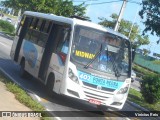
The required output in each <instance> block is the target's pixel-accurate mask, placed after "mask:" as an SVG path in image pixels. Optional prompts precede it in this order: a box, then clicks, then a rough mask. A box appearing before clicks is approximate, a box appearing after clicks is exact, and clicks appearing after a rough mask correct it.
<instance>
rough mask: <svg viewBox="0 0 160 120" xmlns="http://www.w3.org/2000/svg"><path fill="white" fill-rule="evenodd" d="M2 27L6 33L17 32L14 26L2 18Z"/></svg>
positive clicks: (0, 27)
mask: <svg viewBox="0 0 160 120" xmlns="http://www.w3.org/2000/svg"><path fill="white" fill-rule="evenodd" d="M0 29H1V31H3V32H6V33H10V34H11V33H14V32H15V28H14V26H13V25H12V24H10V23H9V22H7V21H4V20H0Z"/></svg>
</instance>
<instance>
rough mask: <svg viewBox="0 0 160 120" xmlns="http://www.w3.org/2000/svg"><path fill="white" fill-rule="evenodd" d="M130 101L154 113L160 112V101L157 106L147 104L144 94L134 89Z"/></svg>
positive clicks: (130, 91) (130, 93) (130, 94)
mask: <svg viewBox="0 0 160 120" xmlns="http://www.w3.org/2000/svg"><path fill="white" fill-rule="evenodd" d="M128 100H130V101H132V102H134V103H136V104H138V105H140V106H142V107H144V108H146V109H148V110H152V111H160V101H159V102H158V103H156V104H149V103H146V102H145V100H144V99H143V97H142V94H141V93H140V92H138V91H136V90H134V89H132V88H130V90H129V95H128Z"/></svg>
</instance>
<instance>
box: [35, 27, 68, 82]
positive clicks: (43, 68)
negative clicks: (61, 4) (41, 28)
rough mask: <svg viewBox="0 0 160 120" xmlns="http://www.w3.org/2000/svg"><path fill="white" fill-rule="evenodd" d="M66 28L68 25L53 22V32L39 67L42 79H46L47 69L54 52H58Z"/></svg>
mask: <svg viewBox="0 0 160 120" xmlns="http://www.w3.org/2000/svg"><path fill="white" fill-rule="evenodd" d="M64 28H66V26H64V25H61V24H53V26H52V28H51V32H50V34H49V38H48V41H47V43H46V45H45V49H44V53H43V56H42V59H41V64H40V69H39V75H38V77H39V78H40V79H41V80H45V78H46V75H47V71H48V68H49V65H50V60H51V57H52V53H53V52H56V51H57V49H58V46H60V45H59V43H60V41H63V39H64V36H65V34H63V33H64V31H63V30H64ZM53 62H54V61H53Z"/></svg>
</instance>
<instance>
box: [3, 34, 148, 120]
mask: <svg viewBox="0 0 160 120" xmlns="http://www.w3.org/2000/svg"><path fill="white" fill-rule="evenodd" d="M11 45H12V40H11V39H8V38H5V37H4V36H3V35H0V68H1V70H3V72H5V73H6V74H7V75H8V76H9V77H10V78H11V79H14V80H15V81H14V82H16V83H17V84H19V85H20V86H21V87H22V88H24V89H26V90H27V91H28V93H29V94H30V95H31V96H32V97H33V99H35V100H37V101H38V102H40V103H41V104H42V105H43V106H45V108H46V110H47V111H50V113H51V114H53V115H57V114H58V116H60V117H56V118H57V119H62V120H75V119H76V120H81V119H83V120H94V119H95V120H105V119H107V120H128V119H129V118H127V114H126V115H125V116H124V117H118V116H119V115H116V114H115V115H113V114H114V113H112V114H109V113H106V112H105V113H104V112H96V113H95V112H87V113H83V112H80V111H98V109H97V108H96V106H95V105H91V104H89V103H87V102H82V101H79V100H76V99H71V98H68V97H65V96H59V95H54V96H52V97H50V96H48V94H47V92H46V88H45V86H44V85H43V84H41V83H40V82H39V81H38V80H36V79H34V78H32V77H28V78H27V79H22V78H20V77H19V66H18V65H16V64H14V62H13V61H12V60H11V59H10V56H9V54H10V49H11ZM136 84H138V82H133V83H132V85H134V86H136V87H137V88H138V87H139V86H137V85H136ZM54 111H62V112H54ZM65 111H69V112H65ZM77 111H78V112H77ZM122 111H139V110H138V109H137V108H135V107H134V106H132V105H130V104H128V103H127V102H126V104H125V105H124V108H123V109H122ZM104 114H105V115H104ZM86 115H87V116H92V117H85V116H86ZM99 115H104V116H105V117H98V116H99ZM66 116H69V117H66ZM73 116H74V117H73ZM113 116H116V117H113ZM130 119H134V120H135V119H136V120H138V119H142V120H143V119H144V120H146V119H147V118H142V117H141V118H138V119H137V118H130ZM148 120H150V119H148Z"/></svg>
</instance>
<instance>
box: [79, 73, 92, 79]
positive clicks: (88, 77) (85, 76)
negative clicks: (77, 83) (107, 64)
mask: <svg viewBox="0 0 160 120" xmlns="http://www.w3.org/2000/svg"><path fill="white" fill-rule="evenodd" d="M79 78H80V79H82V80H90V78H91V77H90V76H89V75H86V74H83V73H81V74H80V75H79Z"/></svg>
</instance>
